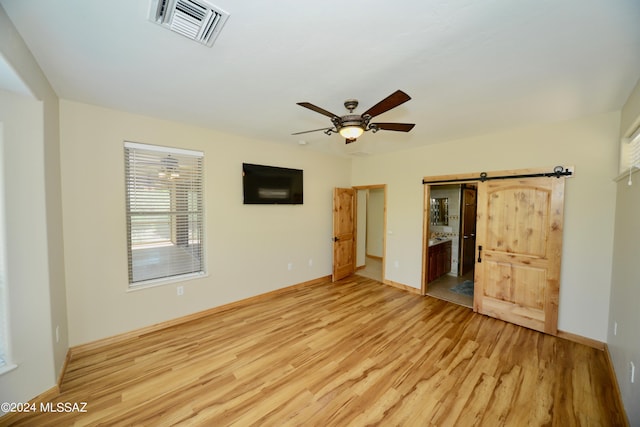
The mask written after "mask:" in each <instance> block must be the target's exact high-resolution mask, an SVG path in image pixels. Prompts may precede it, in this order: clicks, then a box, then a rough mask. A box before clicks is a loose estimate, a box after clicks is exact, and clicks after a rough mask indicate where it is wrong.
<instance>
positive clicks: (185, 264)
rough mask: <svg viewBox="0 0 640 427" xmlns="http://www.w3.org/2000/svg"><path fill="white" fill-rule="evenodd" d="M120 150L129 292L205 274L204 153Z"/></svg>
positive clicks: (140, 147)
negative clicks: (124, 203) (123, 165)
mask: <svg viewBox="0 0 640 427" xmlns="http://www.w3.org/2000/svg"><path fill="white" fill-rule="evenodd" d="M124 147H125V149H124V151H125V183H126V197H127V234H128V236H127V238H128V261H129V288H136V287H141V286H146V285H151V284H155V283H160V282H163V281H167V280H175V279H180V278H186V277H192V276H193V275H201V274H204V256H203V245H204V240H203V239H204V230H203V225H204V212H203V153H202V152H199V151H190V150H182V149H175V148H167V147H158V146H153V145H147V144H138V143H133V142H125V146H124Z"/></svg>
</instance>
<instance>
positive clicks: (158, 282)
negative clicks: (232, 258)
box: [127, 273, 208, 292]
mask: <svg viewBox="0 0 640 427" xmlns="http://www.w3.org/2000/svg"><path fill="white" fill-rule="evenodd" d="M207 276H208V274H207V273H192V274H185V275H182V276H175V277H170V278H166V279H155V280H147V281H145V282H140V284H137V285H133V286H132V285H129V287H128V288H127V292H136V291H141V290H144V289H149V288H157V287H159V286H165V285H171V284H173V283H179V282H186V281H188V280H193V279H202V278H204V277H207Z"/></svg>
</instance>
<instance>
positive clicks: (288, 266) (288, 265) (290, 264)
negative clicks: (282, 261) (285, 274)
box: [287, 262, 293, 271]
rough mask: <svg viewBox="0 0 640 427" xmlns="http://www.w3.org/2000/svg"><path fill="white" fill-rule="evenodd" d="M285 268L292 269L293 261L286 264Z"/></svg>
mask: <svg viewBox="0 0 640 427" xmlns="http://www.w3.org/2000/svg"><path fill="white" fill-rule="evenodd" d="M287 270H289V271H291V270H293V263H292V262H290V263H289V264H287Z"/></svg>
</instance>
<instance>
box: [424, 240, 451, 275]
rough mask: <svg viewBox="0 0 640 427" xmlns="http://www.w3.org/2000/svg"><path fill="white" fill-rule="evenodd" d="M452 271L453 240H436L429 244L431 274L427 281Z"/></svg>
mask: <svg viewBox="0 0 640 427" xmlns="http://www.w3.org/2000/svg"><path fill="white" fill-rule="evenodd" d="M450 271H451V240H445V241H436V242H434V243H433V244H430V245H429V274H428V277H427V282H432V281H434V280H436V279H437V278H438V277H440V276H443V275H445V274H447V273H449V272H450Z"/></svg>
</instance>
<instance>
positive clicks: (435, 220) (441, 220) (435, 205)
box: [431, 197, 449, 225]
mask: <svg viewBox="0 0 640 427" xmlns="http://www.w3.org/2000/svg"><path fill="white" fill-rule="evenodd" d="M431 225H449V198H447V197H436V198H432V199H431Z"/></svg>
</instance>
